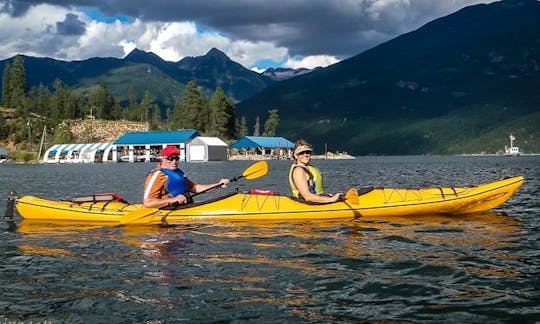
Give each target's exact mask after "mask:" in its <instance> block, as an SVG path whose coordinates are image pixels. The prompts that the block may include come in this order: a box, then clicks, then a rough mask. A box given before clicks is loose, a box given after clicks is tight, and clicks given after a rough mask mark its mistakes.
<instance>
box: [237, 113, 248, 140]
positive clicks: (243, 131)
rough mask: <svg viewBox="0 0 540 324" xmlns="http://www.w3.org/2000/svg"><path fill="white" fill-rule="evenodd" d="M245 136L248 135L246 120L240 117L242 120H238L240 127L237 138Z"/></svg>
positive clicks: (244, 117)
mask: <svg viewBox="0 0 540 324" xmlns="http://www.w3.org/2000/svg"><path fill="white" fill-rule="evenodd" d="M247 135H248V126H247V119H246V116H242V118H240V127H239V132H238V137H239V138H242V137H244V136H247Z"/></svg>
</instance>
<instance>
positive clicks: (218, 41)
mask: <svg viewBox="0 0 540 324" xmlns="http://www.w3.org/2000/svg"><path fill="white" fill-rule="evenodd" d="M487 2H492V1H489V0H484V1H482V0H445V1H433V0H335V1H328V0H273V1H267V0H237V1H229V0H214V1H185V0H154V1H147V0H116V1H109V0H74V1H69V2H66V1H63V0H25V1H15V0H3V1H2V0H0V23H1V25H2V26H3V28H2V30H0V36H2V38H1V39H2V40H3V41H2V43H1V44H0V53H1V54H0V55H6V56H7V57H10V56H12V55H14V54H16V53H20V52H24V53H25V54H29V55H36V54H37V55H38V56H50V57H54V58H60V59H68V60H73V59H86V58H89V57H93V56H113V57H123V56H124V55H125V54H126V52H127V51H129V50H130V49H133V48H134V47H137V48H139V49H141V50H145V51H152V52H154V53H155V54H157V55H159V56H160V57H162V58H164V59H166V60H171V61H177V60H179V59H181V58H182V57H184V56H199V55H204V54H205V53H206V52H208V51H209V50H210V49H211V48H212V47H215V48H218V49H220V50H222V51H223V52H225V53H226V54H227V55H228V56H229V57H230V58H231V59H233V60H234V61H237V62H239V63H241V64H243V65H244V66H246V67H249V68H256V66H255V64H256V63H257V62H261V61H262V60H265V61H266V62H269V61H272V62H276V63H277V64H285V65H287V66H291V67H293V66H295V67H301V66H303V65H302V64H306V65H305V66H303V67H308V66H307V65H310V66H311V65H314V64H320V65H321V66H324V64H332V62H337V61H339V60H342V59H345V58H348V57H351V56H354V55H356V54H359V53H361V52H362V51H364V50H366V49H369V48H371V47H373V46H375V45H377V44H380V43H381V42H384V41H387V40H389V39H391V38H394V37H396V36H398V35H400V34H403V33H406V32H409V31H412V30H414V29H417V28H419V27H420V26H422V25H423V24H425V23H427V22H429V21H431V20H433V19H435V18H438V17H441V16H444V15H447V14H450V13H452V12H453V11H456V10H458V9H460V8H462V7H464V6H467V5H471V4H477V3H487ZM88 8H91V10H89V9H88ZM92 12H93V13H92ZM95 13H99V15H95ZM118 17H127V18H128V19H119V18H118ZM8 55H9V56H8ZM7 57H0V59H4V58H7Z"/></svg>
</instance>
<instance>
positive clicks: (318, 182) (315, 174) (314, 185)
mask: <svg viewBox="0 0 540 324" xmlns="http://www.w3.org/2000/svg"><path fill="white" fill-rule="evenodd" d="M296 167H299V168H303V169H304V170H306V173H307V178H306V181H307V183H308V188H309V191H310V192H311V193H313V194H316V195H322V194H323V193H324V187H323V181H322V175H321V171H319V169H317V168H316V167H315V166H313V165H307V166H305V165H301V164H296V163H295V164H293V165H291V168H290V170H289V185H290V186H291V191H292V194H293V197H296V198H300V192H299V191H298V189H297V188H296V186H295V185H294V180H293V176H292V175H293V171H294V169H295V168H296Z"/></svg>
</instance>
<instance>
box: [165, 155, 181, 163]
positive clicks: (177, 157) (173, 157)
mask: <svg viewBox="0 0 540 324" xmlns="http://www.w3.org/2000/svg"><path fill="white" fill-rule="evenodd" d="M165 160H167V161H171V162H172V161H179V160H180V157H179V156H169V157H166V158H165Z"/></svg>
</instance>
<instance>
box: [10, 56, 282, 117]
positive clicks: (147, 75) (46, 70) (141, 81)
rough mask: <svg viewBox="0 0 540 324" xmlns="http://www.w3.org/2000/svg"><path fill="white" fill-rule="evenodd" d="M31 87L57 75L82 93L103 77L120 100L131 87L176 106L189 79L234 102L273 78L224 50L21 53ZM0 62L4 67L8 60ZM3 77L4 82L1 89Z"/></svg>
mask: <svg viewBox="0 0 540 324" xmlns="http://www.w3.org/2000/svg"><path fill="white" fill-rule="evenodd" d="M21 56H22V58H23V61H24V66H25V72H26V80H27V85H28V88H31V87H33V86H38V85H39V84H40V83H41V84H43V85H45V86H47V87H49V88H51V89H52V85H53V83H54V81H55V80H56V79H60V80H62V82H64V83H65V84H66V85H67V86H69V87H70V88H72V89H75V90H79V91H83V92H84V91H89V90H90V89H91V88H92V87H94V86H95V85H97V84H98V83H99V82H101V81H105V82H106V83H107V86H108V88H109V91H110V92H111V93H112V94H113V95H114V96H115V97H116V98H117V99H119V100H120V101H127V100H128V96H129V93H130V89H131V87H133V89H134V90H135V93H137V94H138V95H139V96H140V97H142V95H143V94H144V92H145V91H147V90H148V91H149V92H150V93H151V94H152V96H153V97H154V98H155V101H156V103H157V104H159V105H160V106H162V108H170V107H172V106H174V102H175V100H176V98H178V97H180V96H181V93H182V91H183V89H184V86H185V85H186V84H187V83H188V82H189V81H191V80H193V81H195V83H196V84H197V85H198V86H199V87H201V88H202V92H203V94H204V95H206V96H211V95H212V94H213V93H214V91H215V90H216V88H217V86H221V87H222V89H223V91H224V92H225V93H226V94H227V96H229V97H230V98H232V99H233V100H235V101H240V100H243V99H246V98H248V97H250V96H252V95H254V94H255V93H257V92H259V91H261V90H262V89H264V88H265V87H266V86H268V85H269V84H271V83H273V81H272V80H271V79H270V78H268V77H266V76H263V75H260V74H258V73H256V72H253V71H251V70H249V69H246V68H244V67H243V66H242V65H240V64H238V63H235V62H233V61H232V60H231V59H229V58H228V57H227V56H226V55H225V54H224V53H223V52H220V51H219V50H217V49H212V50H210V51H209V52H208V53H207V54H206V55H204V56H199V57H188V58H184V59H182V60H180V61H179V62H169V61H165V60H163V59H162V58H160V57H159V56H157V55H155V54H154V53H151V52H144V51H141V50H138V49H134V50H133V51H132V52H131V53H129V54H128V55H127V56H126V57H125V58H124V59H117V58H91V59H87V60H83V61H59V60H54V59H51V58H38V57H31V56H25V55H21ZM12 60H13V58H10V59H7V60H3V61H0V70H1V71H3V70H4V67H5V64H6V63H7V62H12ZM1 86H2V81H1V80H0V87H1Z"/></svg>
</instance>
